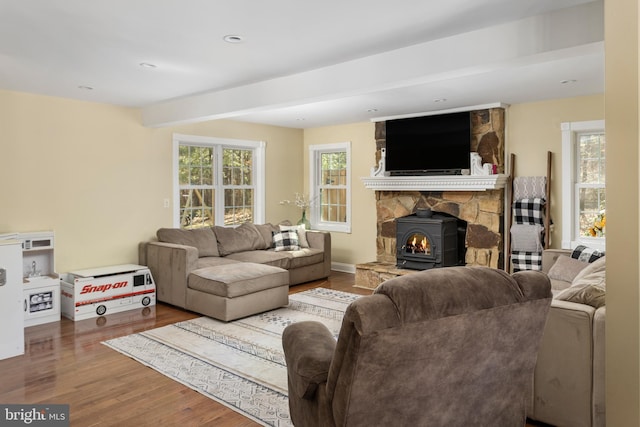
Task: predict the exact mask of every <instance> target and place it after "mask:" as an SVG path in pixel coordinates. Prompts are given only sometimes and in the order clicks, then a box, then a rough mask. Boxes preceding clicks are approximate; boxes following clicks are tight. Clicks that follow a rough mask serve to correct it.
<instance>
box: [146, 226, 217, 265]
mask: <svg viewBox="0 0 640 427" xmlns="http://www.w3.org/2000/svg"><path fill="white" fill-rule="evenodd" d="M156 236H157V237H158V241H160V242H164V243H173V244H176V245H185V246H193V247H195V248H197V249H198V257H200V258H202V257H207V256H220V254H219V252H218V242H217V241H216V235H215V233H214V231H213V229H211V227H202V228H194V229H190V230H184V229H181V228H160V229H159V230H158V231H157V232H156Z"/></svg>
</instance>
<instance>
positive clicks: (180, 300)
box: [140, 242, 198, 308]
mask: <svg viewBox="0 0 640 427" xmlns="http://www.w3.org/2000/svg"><path fill="white" fill-rule="evenodd" d="M144 248H145V249H144V252H145V254H144V255H145V258H144V260H145V261H146V265H147V267H149V270H151V274H152V276H153V280H154V281H155V283H156V298H157V299H158V301H162V302H166V303H168V304H172V305H175V306H178V307H181V308H185V307H186V303H187V278H188V277H189V274H190V273H191V271H193V270H195V269H196V266H197V262H198V249H196V248H194V247H193V246H184V245H177V244H174V243H163V242H146V243H144ZM142 260H143V257H142V256H140V261H142Z"/></svg>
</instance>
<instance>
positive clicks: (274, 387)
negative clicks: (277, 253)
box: [103, 288, 359, 427]
mask: <svg viewBox="0 0 640 427" xmlns="http://www.w3.org/2000/svg"><path fill="white" fill-rule="evenodd" d="M358 297H359V295H356V294H350V293H346V292H340V291H334V290H331V289H324V288H316V289H311V290H308V291H304V292H300V293H297V294H292V295H290V296H289V305H288V306H287V307H283V308H280V309H277V310H273V311H269V312H266V313H262V314H258V315H255V316H251V317H247V318H244V319H240V320H236V321H233V322H229V323H225V322H220V321H217V320H214V319H211V318H208V317H200V318H197V319H193V320H187V321H184V322H179V323H176V324H173V325H168V326H163V327H161V328H157V329H152V330H149V331H145V332H141V333H137V334H132V335H127V336H124V337H121V338H116V339H112V340H109V341H105V342H103V344H105V345H107V346H109V347H111V348H112V349H114V350H116V351H119V352H120V353H122V354H124V355H127V356H129V357H131V358H133V359H135V360H137V361H138V362H140V363H142V364H144V365H146V366H149V367H151V368H153V369H155V370H156V371H158V372H160V373H161V374H163V375H166V376H168V377H169V378H171V379H173V380H175V381H178V382H180V383H182V384H184V385H186V386H188V387H190V388H192V389H194V390H196V391H198V392H200V393H202V394H203V395H205V396H207V397H209V398H211V399H214V400H215V401H217V402H220V403H221V404H223V405H226V406H227V407H229V408H231V409H233V410H234V411H237V412H239V413H241V414H243V415H245V416H246V417H248V418H251V419H252V420H254V421H256V422H257V423H258V424H261V425H264V426H279V427H284V426H291V425H292V423H291V420H290V418H289V403H288V399H287V368H286V366H285V360H284V353H283V351H282V341H281V337H282V331H283V330H284V328H285V327H286V326H287V325H290V324H292V323H296V322H300V321H303V320H316V321H319V322H322V323H323V324H325V325H326V326H327V327H328V328H329V330H330V331H331V332H332V333H333V335H334V336H335V337H336V338H337V336H338V333H339V331H340V326H341V322H342V318H343V316H344V311H345V309H346V308H347V306H348V305H349V304H350V303H351V302H352V301H354V300H355V299H356V298H358Z"/></svg>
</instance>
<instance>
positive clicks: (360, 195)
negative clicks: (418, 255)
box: [304, 123, 376, 265]
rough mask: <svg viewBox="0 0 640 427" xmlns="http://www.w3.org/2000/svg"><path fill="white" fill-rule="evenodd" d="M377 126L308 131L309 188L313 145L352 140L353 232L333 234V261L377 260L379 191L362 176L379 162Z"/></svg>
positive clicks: (307, 173) (357, 125) (364, 124)
mask: <svg viewBox="0 0 640 427" xmlns="http://www.w3.org/2000/svg"><path fill="white" fill-rule="evenodd" d="M374 131H375V125H374V124H373V123H355V124H350V125H342V126H327V127H322V128H314V129H307V130H305V132H304V145H305V150H304V164H305V188H307V189H308V188H309V149H308V147H309V145H319V144H333V143H338V142H351V202H352V205H351V218H352V220H351V233H349V234H347V233H331V243H332V244H331V247H332V261H333V262H334V263H340V264H350V265H355V264H359V263H364V262H371V261H375V259H376V203H375V192H374V191H373V190H368V189H366V188H365V186H364V184H363V183H362V181H361V180H360V177H363V176H369V174H370V170H371V167H372V166H374V165H375V152H376V141H375V134H374Z"/></svg>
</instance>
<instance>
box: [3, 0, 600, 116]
mask: <svg viewBox="0 0 640 427" xmlns="http://www.w3.org/2000/svg"><path fill="white" fill-rule="evenodd" d="M603 27H604V24H603V3H602V0H599V1H596V2H591V1H588V0H447V1H442V0H396V1H394V2H389V1H382V0H324V1H322V2H310V1H304V0H270V1H268V0H234V1H231V2H221V1H212V0H109V1H86V0H29V1H25V0H0V89H5V90H11V91H19V92H30V93H38V94H43V95H50V96H57V97H64V98H73V99H80V100H87V101H93V102H100V103H109V104H116V105H122V106H130V107H140V108H142V112H143V122H144V123H145V125H148V126H165V125H169V124H176V123H185V122H194V121H201V120H209V119H217V118H233V119H235V120H241V121H247V122H255V123H266V124H273V125H278V126H287V127H295V128H308V127H317V126H324V125H333V124H341V123H353V122H361V121H367V120H370V119H372V118H380V117H389V116H396V115H405V114H413V113H418V112H429V111H435V110H447V109H456V108H461V107H468V106H474V105H482V104H488V103H495V102H502V103H506V104H514V103H522V102H532V101H538V100H544V99H554V98H564V97H572V96H581V95H591V94H598V93H603V92H604V43H603V38H604V30H603ZM230 34H232V35H239V36H241V37H242V38H243V41H242V42H241V43H236V44H230V43H226V42H225V41H223V37H224V36H225V35H230ZM141 63H150V64H154V65H155V66H156V67H155V68H148V67H143V66H141V65H140V64H141ZM566 80H572V81H573V80H575V82H571V83H565V84H563V83H561V81H566ZM83 86H86V87H91V88H92V89H91V90H87V89H81V88H80V87H83ZM442 98H444V99H446V101H440V102H436V101H435V100H438V99H442Z"/></svg>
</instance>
